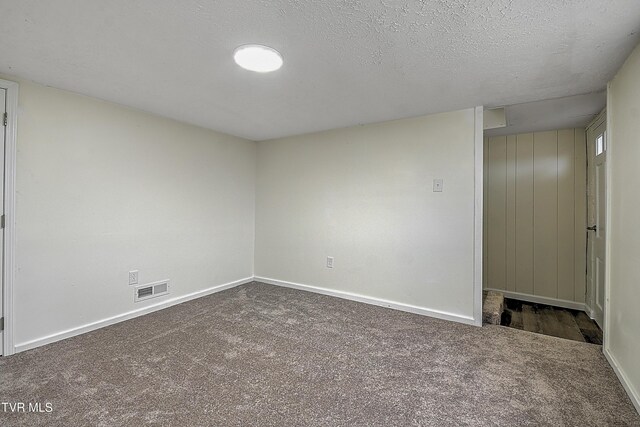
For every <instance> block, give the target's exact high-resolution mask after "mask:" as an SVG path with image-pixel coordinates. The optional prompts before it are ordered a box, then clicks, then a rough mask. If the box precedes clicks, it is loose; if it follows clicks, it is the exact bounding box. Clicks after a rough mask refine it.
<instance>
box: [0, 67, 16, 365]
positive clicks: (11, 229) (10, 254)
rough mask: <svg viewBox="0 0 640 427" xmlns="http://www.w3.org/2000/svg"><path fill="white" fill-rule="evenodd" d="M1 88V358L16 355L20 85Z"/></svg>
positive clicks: (5, 83) (4, 82) (3, 82)
mask: <svg viewBox="0 0 640 427" xmlns="http://www.w3.org/2000/svg"><path fill="white" fill-rule="evenodd" d="M0 88H3V89H6V91H7V97H6V103H7V116H8V117H7V128H6V130H5V135H6V140H5V157H4V161H5V165H4V215H5V226H4V251H3V260H2V261H3V265H4V268H3V270H2V274H3V277H2V280H3V283H4V286H3V287H2V292H3V298H2V302H3V311H2V313H3V316H4V345H3V349H2V354H3V355H4V356H10V355H12V354H14V353H15V347H14V344H13V338H14V336H13V332H14V324H13V283H14V277H15V247H16V221H15V219H16V216H15V212H16V141H17V135H18V83H15V82H10V81H8V80H2V79H0Z"/></svg>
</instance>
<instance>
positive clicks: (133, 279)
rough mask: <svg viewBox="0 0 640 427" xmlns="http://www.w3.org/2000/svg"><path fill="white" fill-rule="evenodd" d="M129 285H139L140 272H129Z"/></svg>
mask: <svg viewBox="0 0 640 427" xmlns="http://www.w3.org/2000/svg"><path fill="white" fill-rule="evenodd" d="M129 284H130V285H137V284H138V270H133V271H130V272H129Z"/></svg>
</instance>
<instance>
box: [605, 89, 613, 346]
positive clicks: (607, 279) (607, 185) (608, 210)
mask: <svg viewBox="0 0 640 427" xmlns="http://www.w3.org/2000/svg"><path fill="white" fill-rule="evenodd" d="M611 101H612V99H611V82H609V83H607V111H606V115H607V118H606V120H607V139H606V144H607V145H606V147H607V163H606V165H605V167H606V169H605V174H606V178H605V181H606V182H605V191H606V192H607V194H606V196H605V197H606V200H605V217H606V218H607V224H606V227H605V230H606V235H605V240H604V253H605V259H604V268H605V272H604V320H603V322H604V325H603V326H604V327H603V328H602V350H603V352H605V354H606V353H607V352H609V341H608V337H609V324H610V322H609V314H610V311H611V310H609V295H611V222H612V221H611V193H612V192H613V189H612V188H611V167H612V159H613V156H612V155H611V153H612V150H614V149H615V148H614V144H613V139H614V135H613V130H614V129H613V127H612V126H611V117H612V115H613V111H612V110H613V103H612V102H611Z"/></svg>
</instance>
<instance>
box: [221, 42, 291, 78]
mask: <svg viewBox="0 0 640 427" xmlns="http://www.w3.org/2000/svg"><path fill="white" fill-rule="evenodd" d="M233 59H234V60H235V61H236V64H238V65H239V66H241V67H242V68H244V69H245V70H250V71H255V72H257V73H269V72H271V71H276V70H277V69H279V68H280V67H282V55H280V52H278V51H277V50H275V49H273V48H270V47H269V46H263V45H259V44H245V45H242V46H239V47H238V48H236V50H235V52H233Z"/></svg>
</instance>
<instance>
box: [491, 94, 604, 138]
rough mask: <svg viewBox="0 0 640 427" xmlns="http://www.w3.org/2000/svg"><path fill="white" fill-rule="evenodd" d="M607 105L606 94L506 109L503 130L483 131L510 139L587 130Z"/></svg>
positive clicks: (541, 102)
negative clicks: (520, 135)
mask: <svg viewBox="0 0 640 427" xmlns="http://www.w3.org/2000/svg"><path fill="white" fill-rule="evenodd" d="M606 104H607V91H606V90H605V91H601V92H593V93H589V94H586V95H576V96H568V97H565V98H556V99H547V100H544V101H535V102H527V103H525V104H516V105H508V106H506V107H505V108H504V110H505V114H506V117H507V126H506V127H503V128H495V129H489V130H485V131H484V134H485V135H486V136H500V135H514V134H518V133H527V132H539V131H545V130H555V129H568V128H577V127H585V126H587V125H588V124H589V123H590V122H591V121H592V120H593V119H595V118H596V116H597V115H598V114H599V113H600V112H601V111H602V109H603V108H604V107H605V106H606Z"/></svg>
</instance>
